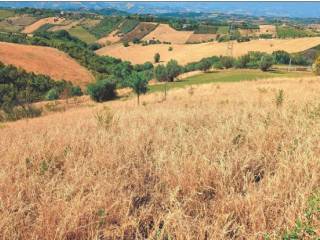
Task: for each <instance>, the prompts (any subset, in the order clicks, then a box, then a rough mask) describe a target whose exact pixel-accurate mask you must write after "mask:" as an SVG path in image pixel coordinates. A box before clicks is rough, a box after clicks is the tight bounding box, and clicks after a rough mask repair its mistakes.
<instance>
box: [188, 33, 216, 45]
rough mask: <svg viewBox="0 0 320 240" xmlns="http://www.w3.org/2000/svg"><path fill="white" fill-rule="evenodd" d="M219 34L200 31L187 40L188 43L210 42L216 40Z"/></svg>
mask: <svg viewBox="0 0 320 240" xmlns="http://www.w3.org/2000/svg"><path fill="white" fill-rule="evenodd" d="M216 38H217V34H210V33H208V34H200V33H197V34H195V33H193V34H192V35H191V36H190V37H189V38H188V40H187V43H202V42H208V41H211V40H216Z"/></svg>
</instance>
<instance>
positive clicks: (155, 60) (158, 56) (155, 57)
mask: <svg viewBox="0 0 320 240" xmlns="http://www.w3.org/2000/svg"><path fill="white" fill-rule="evenodd" d="M153 59H154V62H155V63H158V62H160V54H159V53H156V54H155V55H154V57H153Z"/></svg>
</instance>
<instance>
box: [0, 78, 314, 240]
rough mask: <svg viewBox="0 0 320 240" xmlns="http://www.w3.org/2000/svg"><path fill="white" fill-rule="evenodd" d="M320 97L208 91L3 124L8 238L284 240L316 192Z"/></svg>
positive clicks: (0, 145) (273, 84)
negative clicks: (266, 239) (278, 98)
mask: <svg viewBox="0 0 320 240" xmlns="http://www.w3.org/2000/svg"><path fill="white" fill-rule="evenodd" d="M279 89H283V91H284V102H283V105H282V106H281V107H277V106H276V103H275V95H276V93H277V92H278V90H279ZM319 89H320V81H319V79H318V78H310V79H277V80H260V81H252V82H241V83H226V84H219V85H218V84H211V85H203V86H197V87H194V88H192V89H191V88H189V89H179V90H174V91H170V92H169V95H168V99H167V101H164V102H163V101H162V94H160V93H158V94H150V95H146V96H142V97H141V100H142V101H143V102H144V105H141V106H139V107H138V106H137V105H136V99H135V98H133V99H129V100H126V101H111V102H108V103H105V104H95V103H91V107H90V106H83V107H81V108H73V109H71V110H70V111H67V112H56V113H52V114H51V115H47V116H45V117H40V118H36V119H29V120H22V121H18V122H15V123H5V124H2V125H1V127H0V136H1V137H0V153H1V154H0V163H1V170H0V183H1V191H0V201H1V211H0V235H1V238H2V239H4V240H6V239H43V240H51V239H57V240H60V239H178V240H180V239H181V240H182V239H217V240H220V239H221V240H222V239H249V240H250V239H252V240H253V239H264V236H265V234H267V233H268V235H269V236H270V239H282V238H281V235H282V234H283V233H284V231H286V230H287V229H293V228H294V226H295V222H296V220H297V219H301V220H302V221H304V220H305V219H306V216H305V214H304V213H305V209H306V207H307V200H308V198H309V197H310V195H311V194H312V193H316V191H317V189H318V188H319V186H320V175H319V172H320V162H319V159H320V151H319V146H320V145H319V144H320V143H319V137H318V136H319V134H320V121H319V105H318V104H319V95H320V90H319ZM85 104H86V105H88V103H85ZM103 107H107V108H106V109H105V110H103ZM317 217H319V216H315V217H314V218H312V224H313V226H314V230H315V232H316V235H317V236H319V234H320V223H319V221H318V220H317V219H319V218H317ZM300 239H309V238H303V237H302V238H300ZM310 239H311V238H310Z"/></svg>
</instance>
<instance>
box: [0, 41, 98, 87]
mask: <svg viewBox="0 0 320 240" xmlns="http://www.w3.org/2000/svg"><path fill="white" fill-rule="evenodd" d="M0 61H1V62H3V63H5V64H12V65H15V66H17V67H21V68H23V69H25V70H27V71H29V72H35V73H38V74H45V75H48V76H50V77H51V78H53V79H56V80H62V79H64V80H67V81H71V82H72V83H74V84H76V85H80V86H84V85H85V84H87V83H89V82H91V81H92V80H93V79H94V78H93V76H92V74H91V73H90V72H89V71H88V70H87V69H86V68H84V67H82V66H81V65H79V64H78V63H77V62H76V61H75V60H74V59H72V58H70V57H69V56H68V55H67V54H65V53H63V52H61V51H59V50H57V49H55V48H49V47H40V46H30V45H22V44H14V43H5V42H0Z"/></svg>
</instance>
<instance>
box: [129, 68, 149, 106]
mask: <svg viewBox="0 0 320 240" xmlns="http://www.w3.org/2000/svg"><path fill="white" fill-rule="evenodd" d="M128 85H129V87H130V88H132V90H133V91H134V92H135V93H136V94H137V101H138V105H139V104H140V95H141V94H145V93H146V92H147V91H148V80H147V78H146V76H145V74H144V73H143V72H132V73H131V75H130V76H129V84H128Z"/></svg>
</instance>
